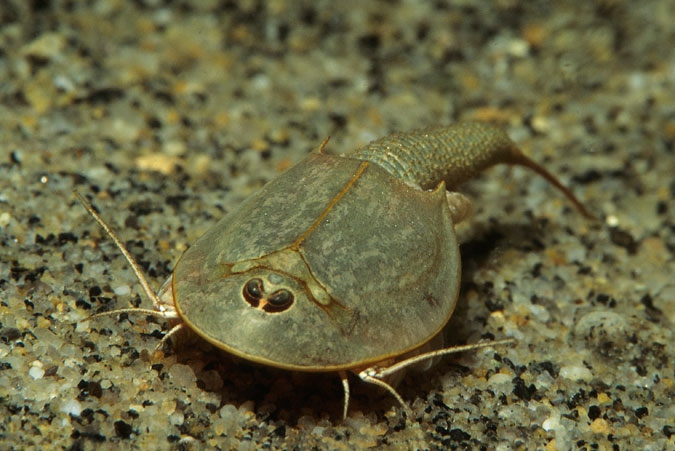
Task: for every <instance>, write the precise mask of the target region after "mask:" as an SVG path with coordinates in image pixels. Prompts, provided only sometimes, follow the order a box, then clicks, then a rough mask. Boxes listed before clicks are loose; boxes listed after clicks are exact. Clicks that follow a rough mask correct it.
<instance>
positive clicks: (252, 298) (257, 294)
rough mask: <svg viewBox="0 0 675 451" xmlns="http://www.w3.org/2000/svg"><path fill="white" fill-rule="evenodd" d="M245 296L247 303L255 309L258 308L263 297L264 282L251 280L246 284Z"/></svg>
mask: <svg viewBox="0 0 675 451" xmlns="http://www.w3.org/2000/svg"><path fill="white" fill-rule="evenodd" d="M243 294H244V299H246V302H248V303H249V304H251V306H253V307H258V304H260V300H261V299H262V297H263V287H262V280H260V279H251V280H249V281H248V282H246V285H244V290H243Z"/></svg>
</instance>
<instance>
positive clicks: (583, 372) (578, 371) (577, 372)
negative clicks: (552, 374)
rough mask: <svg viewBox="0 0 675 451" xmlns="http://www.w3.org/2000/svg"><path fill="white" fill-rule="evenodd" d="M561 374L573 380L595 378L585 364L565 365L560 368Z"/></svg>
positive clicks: (585, 380)
mask: <svg viewBox="0 0 675 451" xmlns="http://www.w3.org/2000/svg"><path fill="white" fill-rule="evenodd" d="M560 376H562V377H564V378H565V379H569V380H573V381H584V382H589V381H590V380H591V379H593V373H591V370H589V369H588V368H586V367H585V366H563V367H562V368H560Z"/></svg>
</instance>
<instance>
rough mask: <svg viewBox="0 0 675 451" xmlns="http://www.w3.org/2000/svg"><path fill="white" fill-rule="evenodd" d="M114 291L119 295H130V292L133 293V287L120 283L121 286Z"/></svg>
mask: <svg viewBox="0 0 675 451" xmlns="http://www.w3.org/2000/svg"><path fill="white" fill-rule="evenodd" d="M113 292H114V293H115V294H116V295H117V296H128V295H129V293H131V287H129V285H120V286H119V287H117V288H115V289H114V290H113Z"/></svg>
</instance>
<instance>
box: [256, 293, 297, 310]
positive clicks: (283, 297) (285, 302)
mask: <svg viewBox="0 0 675 451" xmlns="http://www.w3.org/2000/svg"><path fill="white" fill-rule="evenodd" d="M292 303H293V295H292V294H291V292H290V291H288V290H283V289H282V290H279V291H276V292H274V293H273V294H272V295H271V296H270V297H269V298H267V305H265V307H263V309H264V310H265V311H266V312H268V313H277V312H282V311H284V310H286V309H287V308H288V307H290V306H291V304H292Z"/></svg>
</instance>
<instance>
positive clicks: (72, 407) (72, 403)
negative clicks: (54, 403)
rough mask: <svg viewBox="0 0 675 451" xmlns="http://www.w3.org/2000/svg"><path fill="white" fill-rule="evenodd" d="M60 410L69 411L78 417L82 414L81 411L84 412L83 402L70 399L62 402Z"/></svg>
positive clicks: (68, 412) (69, 413)
mask: <svg viewBox="0 0 675 451" xmlns="http://www.w3.org/2000/svg"><path fill="white" fill-rule="evenodd" d="M60 411H61V412H64V413H67V414H68V415H73V416H75V417H78V416H80V413H82V404H80V403H79V401H77V400H76V399H69V400H68V401H66V402H64V403H63V404H61V409H60Z"/></svg>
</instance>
